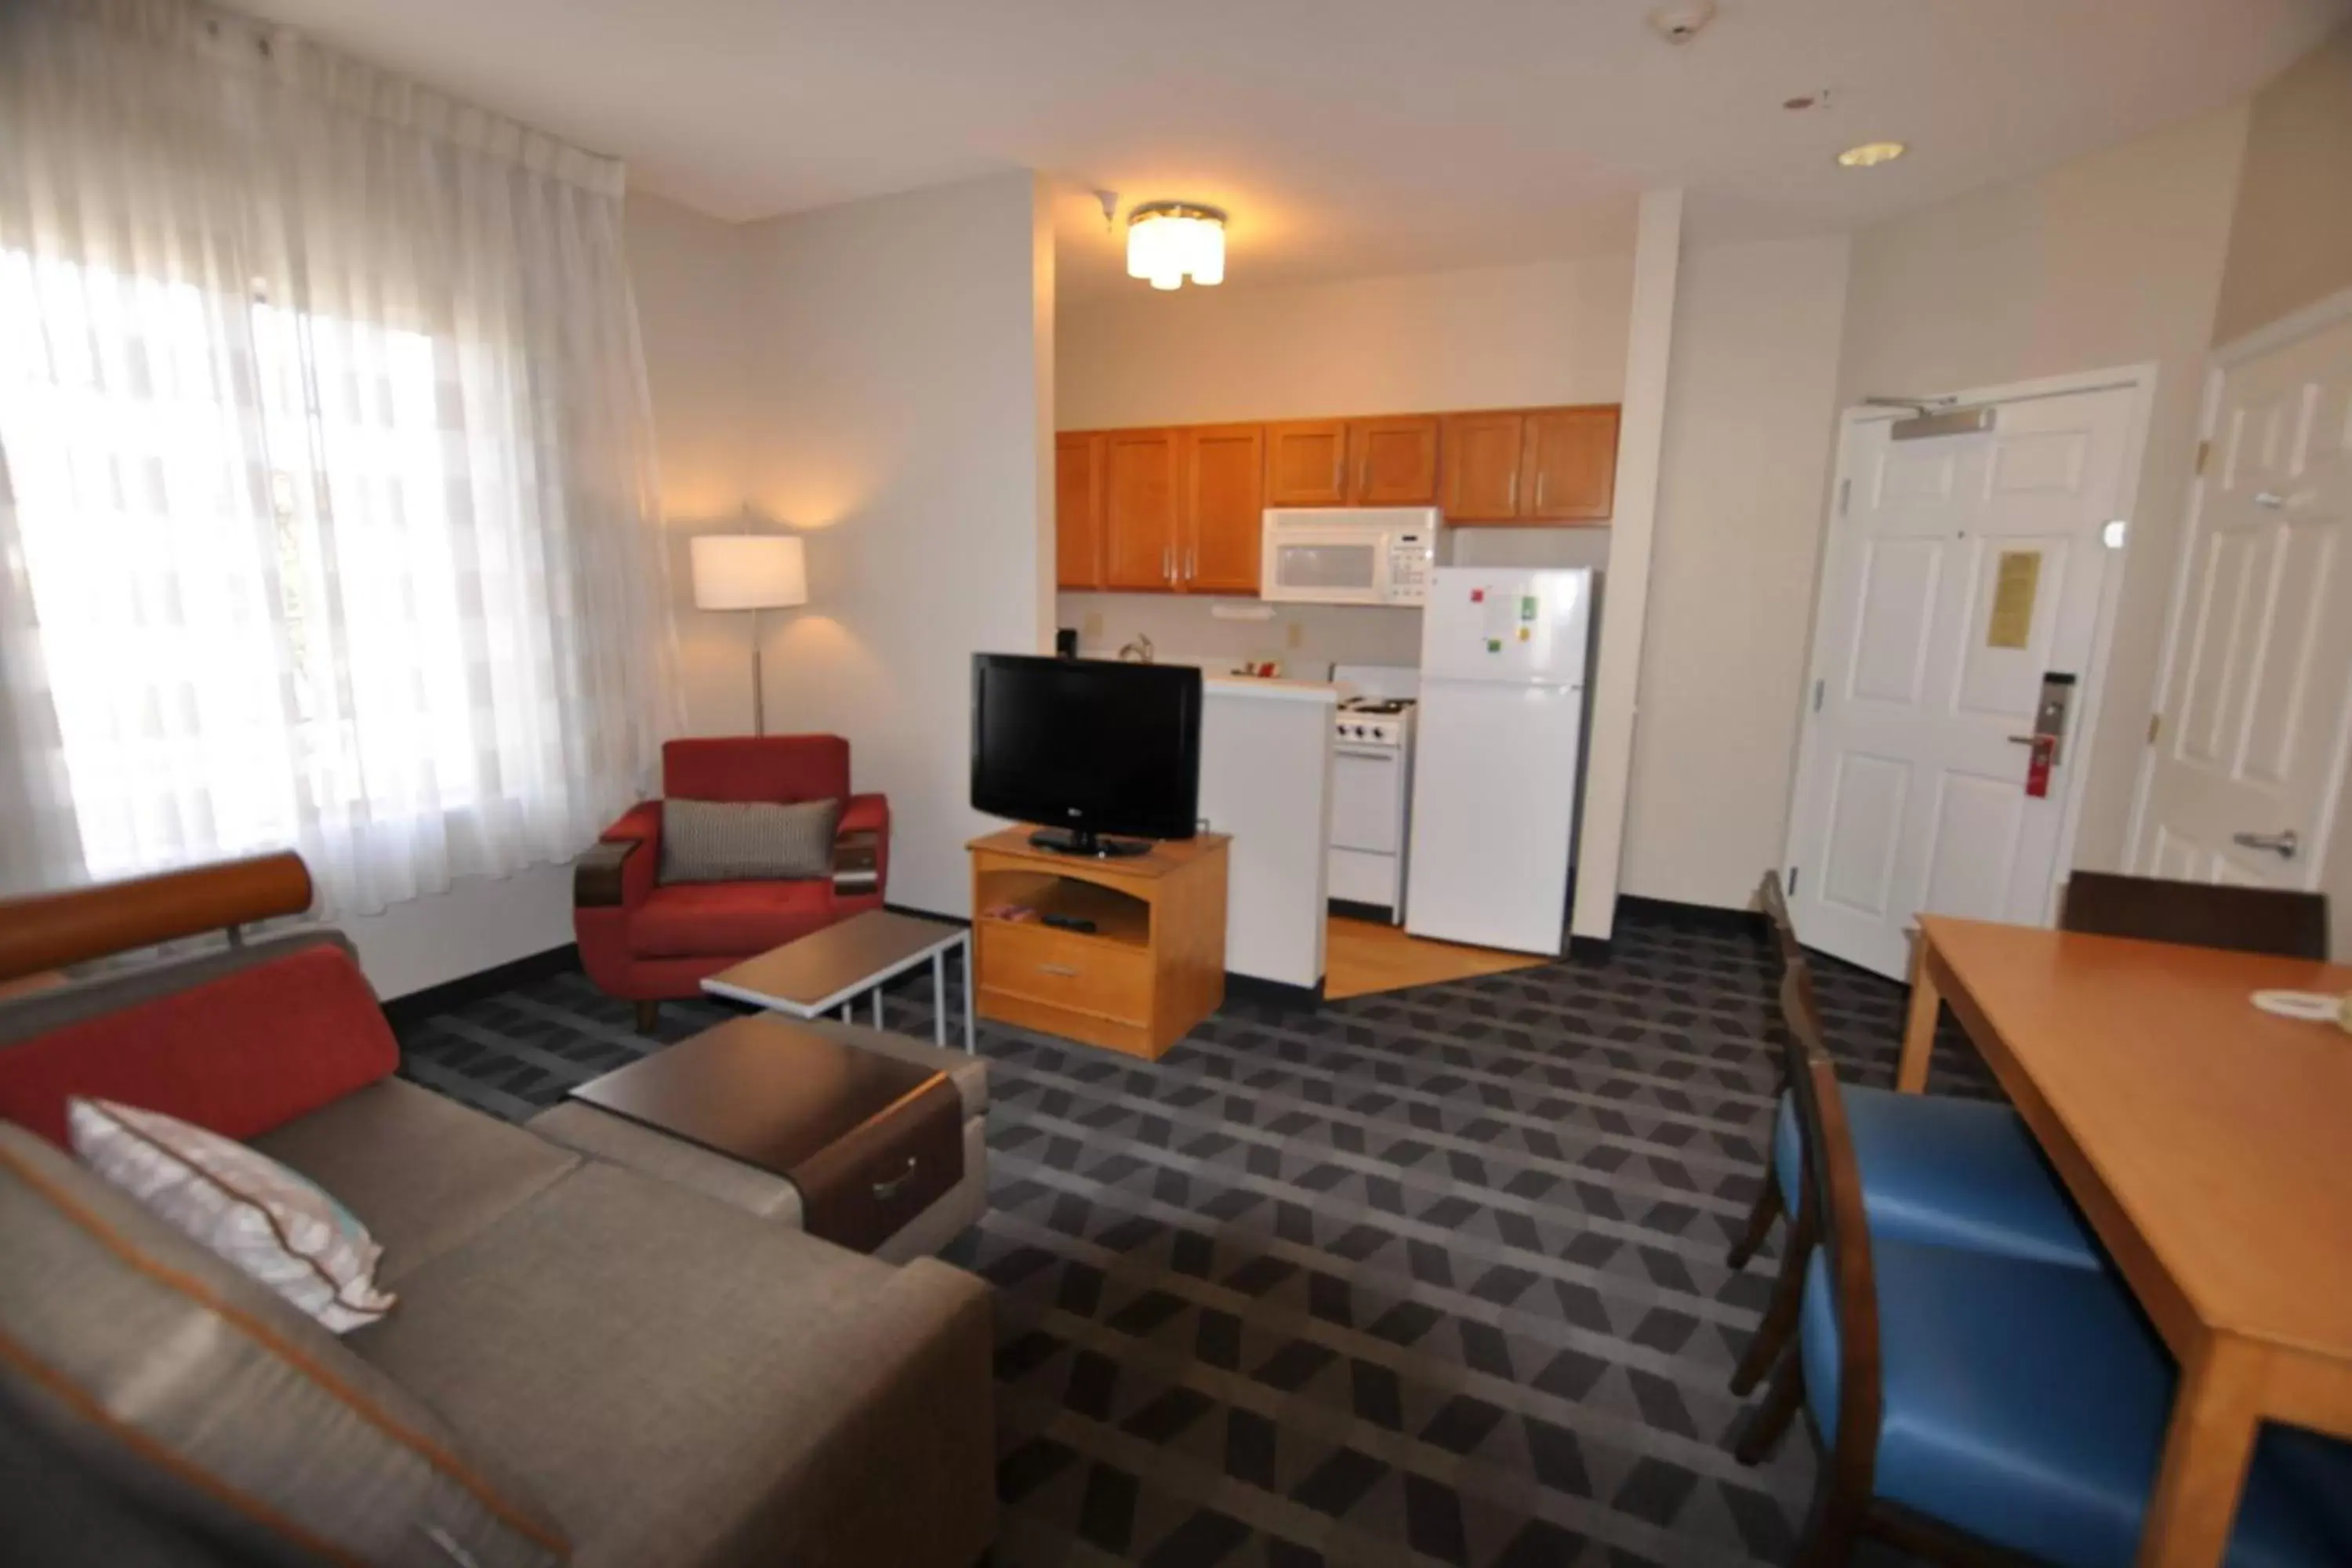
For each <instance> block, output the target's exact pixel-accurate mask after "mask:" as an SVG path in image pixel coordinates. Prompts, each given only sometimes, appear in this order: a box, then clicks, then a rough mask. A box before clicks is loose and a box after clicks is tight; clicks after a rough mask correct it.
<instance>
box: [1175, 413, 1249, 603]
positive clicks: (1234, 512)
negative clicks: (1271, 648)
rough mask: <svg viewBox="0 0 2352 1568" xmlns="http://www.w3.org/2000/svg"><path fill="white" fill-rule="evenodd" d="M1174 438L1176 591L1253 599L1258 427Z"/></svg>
mask: <svg viewBox="0 0 2352 1568" xmlns="http://www.w3.org/2000/svg"><path fill="white" fill-rule="evenodd" d="M1178 434H1179V437H1180V438H1181V439H1180V445H1179V449H1178V473H1179V476H1180V478H1179V484H1180V486H1181V500H1180V504H1179V506H1178V509H1177V516H1178V530H1177V531H1178V542H1179V543H1180V545H1181V556H1182V559H1181V562H1180V563H1179V564H1178V567H1177V586H1178V587H1179V589H1180V590H1181V592H1184V593H1188V594H1239V595H1255V594H1256V593H1257V589H1258V563H1259V560H1260V556H1261V548H1260V541H1261V538H1262V536H1263V533H1264V530H1265V442H1266V430H1265V426H1263V425H1210V426H1192V427H1191V428H1188V429H1185V430H1182V431H1180V432H1179V433H1178Z"/></svg>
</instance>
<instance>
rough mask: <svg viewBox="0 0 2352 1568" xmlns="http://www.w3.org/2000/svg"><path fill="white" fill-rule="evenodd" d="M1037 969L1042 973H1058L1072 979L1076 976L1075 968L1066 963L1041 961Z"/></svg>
mask: <svg viewBox="0 0 2352 1568" xmlns="http://www.w3.org/2000/svg"><path fill="white" fill-rule="evenodd" d="M1037 969H1038V972H1039V973H1043V974H1059V975H1063V976H1066V977H1067V978H1069V979H1072V980H1075V979H1076V978H1077V977H1078V972H1077V970H1076V969H1075V968H1074V967H1072V966H1071V965H1069V964H1066V963H1041V964H1039V965H1038V966H1037Z"/></svg>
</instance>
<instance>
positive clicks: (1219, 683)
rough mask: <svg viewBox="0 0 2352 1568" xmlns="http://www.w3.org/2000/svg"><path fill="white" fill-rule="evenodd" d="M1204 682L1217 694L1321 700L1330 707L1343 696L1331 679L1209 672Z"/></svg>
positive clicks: (1215, 695) (1287, 699)
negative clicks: (1214, 673) (1211, 673)
mask: <svg viewBox="0 0 2352 1568" xmlns="http://www.w3.org/2000/svg"><path fill="white" fill-rule="evenodd" d="M1201 684H1202V687H1203V688H1205V689H1207V690H1208V692H1209V694H1210V695H1211V696H1213V697H1255V698H1262V699H1265V700H1268V701H1275V702H1317V703H1321V704H1323V705H1325V706H1327V707H1328V706H1332V705H1334V704H1336V703H1338V701H1339V688H1338V687H1336V686H1334V685H1332V684H1331V683H1330V682H1329V681H1328V680H1277V679H1267V678H1265V677H1263V676H1254V675H1208V676H1203V677H1202V679H1201Z"/></svg>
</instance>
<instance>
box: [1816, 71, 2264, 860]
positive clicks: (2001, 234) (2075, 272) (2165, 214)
mask: <svg viewBox="0 0 2352 1568" xmlns="http://www.w3.org/2000/svg"><path fill="white" fill-rule="evenodd" d="M2246 118H2247V116H2246V108H2245V106H2244V105H2242V104H2241V105H2238V106H2237V107H2235V108H2231V109H2229V110H2222V111H2221V112H2219V113H2216V114H2210V115H2207V116H2204V117H2202V118H2200V119H2197V120H2193V121H2188V122H2187V123H2184V124H2181V125H2177V126H2174V127H2172V128H2171V129H2169V130H2167V131H2162V132H2157V133H2156V134H2154V135H2150V136H2144V137H2141V138H2139V139H2138V140H2137V141H2134V142H2125V143H2122V144H2120V145H2118V146H2115V147H2110V148H2106V149H2104V150H2103V151H2100V152H2097V153H2090V154H2088V155H2086V156H2084V157H2081V158H2076V159H2074V160H2073V161H2072V162H2070V163H2063V164H2061V165H2060V166H2058V167H2057V168H2054V169H2051V170H2048V171H2046V172H2044V173H2042V174H2037V175H2034V176H2032V177H2031V178H2029V179H2024V180H2017V181H2012V182H2011V183H2009V184H2003V185H1997V186H1993V187H1990V188H1989V189H1986V190H1982V191H1979V192H1976V193H1974V194H1972V195H1966V196H1962V197H1959V198H1958V199H1957V200H1954V201H1949V202H1945V203H1941V204H1939V205H1936V206H1933V207H1929V208H1927V209H1925V210H1924V211H1921V212H1917V213H1913V214H1911V215H1909V216H1905V217H1902V218H1898V219H1896V220H1895V221H1893V222H1891V223H1886V224H1882V225H1880V226H1877V227H1875V228H1872V229H1868V230H1865V231H1864V232H1863V233H1862V234H1860V235H1858V236H1857V237H1855V240H1854V247H1853V282H1852V286H1851V288H1850V289H1849V290H1848V295H1847V304H1846V319H1845V343H1844V351H1843V366H1842V370H1841V374H1840V376H1839V385H1840V389H1841V398H1842V401H1843V402H1844V403H1847V404H1851V403H1853V402H1855V401H1857V400H1858V399H1860V398H1861V397H1863V396H1864V395H1869V394H1874V393H1875V394H1882V395H1924V394H1935V393H1944V392H1956V391H1960V390H1963V389H1966V388H1970V387H1980V386H1990V385H1998V384H2006V383H2011V382H2018V381H2027V380H2032V379H2036V378H2039V377H2042V376H2051V375H2062V374H2070V373H2075V372H2082V371H2092V370H2102V369H2108V368H2113V367H2117V366H2123V365H2130V364H2137V363H2153V364H2155V365H2156V367H2157V385H2156V396H2155V404H2154V411H2153V415H2152V417H2151V420H2150V424H2149V431H2148V443H2147V457H2146V460H2145V461H2144V462H2143V464H2142V466H2141V470H2140V475H2139V491H2138V497H2137V504H2136V506H2135V508H2134V510H2133V515H2132V519H2131V522H2132V528H2131V536H2130V544H2129V547H2128V549H2127V550H2126V554H2125V561H2124V576H2123V584H2122V589H2121V593H2120V595H2119V596H2118V598H2117V601H2116V627H2115V640H2114V643H2113V645H2112V648H2111V652H2110V654H2109V661H2108V678H2107V685H2106V692H2105V704H2104V706H2103V709H2102V711H2101V717H2100V721H2099V725H2098V729H2097V732H2096V733H2095V734H2094V735H2093V736H2092V737H2091V743H2090V748H2089V752H2088V761H2089V766H2090V770H2091V771H2090V774H2089V777H2088V778H2087V779H2086V780H2085V781H2084V804H2083V818H2082V824H2081V827H2080V831H2079V836H2078V838H2077V840H2076V847H2075V855H2074V859H2075V863H2076V864H2077V865H2081V866H2084V867H2087V868H2092V869H2113V868H2117V867H2119V866H2120V865H2121V864H2122V858H2123V854H2124V850H2125V845H2124V835H2125V832H2126V827H2127V826H2128V819H2129V816H2130V813H2131V794H2132V784H2133V780H2134V777H2135V776H2136V774H2137V771H2138V767H2139V760H2140V752H2141V750H2142V748H2143V746H2144V745H2145V743H2146V737H2147V719H2148V714H2149V713H2150V712H2151V711H2153V710H2154V702H2155V684H2156V674H2157V662H2158V654H2159V651H2160V649H2161V647H2162V645H2163V637H2164V623H2165V617H2166V615H2167V612H2168V607H2169V606H2168V599H2169V595H2170V592H2171V586H2172V578H2173V568H2174V563H2175V562H2176V560H2177V559H2178V551H2179V544H2180V536H2181V529H2182V523H2183V521H2184V518H2185V515H2186V511H2185V508H2186V501H2187V495H2188V488H2189V478H2190V473H2191V469H2192V467H2193V465H2194V462H2195V458H2196V446H2197V419H2198V406H2199V399H2200V389H2201V385H2202V380H2203V374H2204V363H2205V350H2206V344H2207V341H2208V338H2209V336H2210V331H2211V328H2212V323H2213V313H2214V302H2215V300H2216V298H2217V296H2218V293H2219V290H2220V287H2221V265H2222V257H2223V252H2224V249H2225V247H2226V245H2227V242H2228V237H2229V232H2230V215H2231V205H2232V203H2233V201H2234V198H2235V195H2236V190H2237V179H2238V164H2239V157H2240V153H2241V150H2242V147H2243V145H2244V142H2245V135H2246Z"/></svg>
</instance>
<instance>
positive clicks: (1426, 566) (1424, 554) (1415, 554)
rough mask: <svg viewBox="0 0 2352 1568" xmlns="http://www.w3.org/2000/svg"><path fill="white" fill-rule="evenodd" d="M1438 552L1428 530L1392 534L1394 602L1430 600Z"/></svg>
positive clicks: (1391, 590) (1391, 592)
mask: <svg viewBox="0 0 2352 1568" xmlns="http://www.w3.org/2000/svg"><path fill="white" fill-rule="evenodd" d="M1435 556H1436V552H1435V551H1434V550H1433V549H1432V548H1431V546H1430V542H1429V535H1427V534H1425V533H1394V534H1391V535H1390V536H1389V591H1388V602H1389V603H1390V604H1391V605H1425V604H1427V603H1428V602H1429V572H1430V566H1431V563H1433V560H1434V559H1435Z"/></svg>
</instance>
